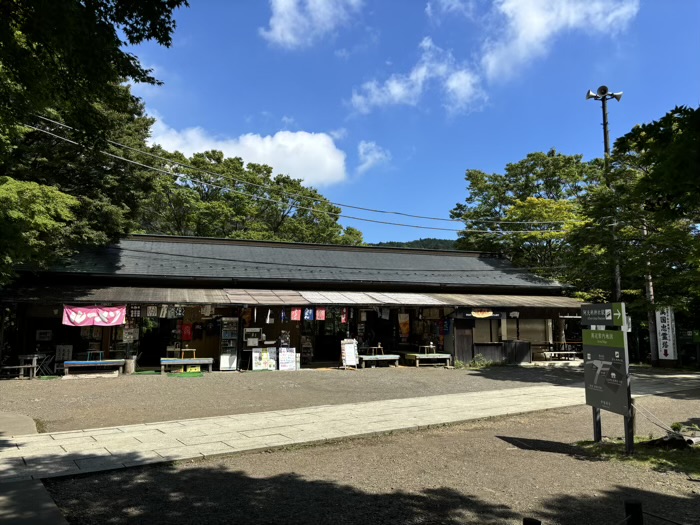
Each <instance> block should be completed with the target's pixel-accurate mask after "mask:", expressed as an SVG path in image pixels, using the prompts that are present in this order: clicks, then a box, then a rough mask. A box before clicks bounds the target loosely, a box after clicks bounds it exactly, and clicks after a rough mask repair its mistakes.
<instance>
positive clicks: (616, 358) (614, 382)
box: [583, 330, 630, 416]
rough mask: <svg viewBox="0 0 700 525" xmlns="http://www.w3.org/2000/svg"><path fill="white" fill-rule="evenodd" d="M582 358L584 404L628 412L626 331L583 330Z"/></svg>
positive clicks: (625, 414)
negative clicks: (584, 390)
mask: <svg viewBox="0 0 700 525" xmlns="http://www.w3.org/2000/svg"><path fill="white" fill-rule="evenodd" d="M583 360H584V382H585V385H586V404H587V405H591V406H593V407H596V408H602V409H603V410H608V411H610V412H615V413H616V414H621V415H623V416H627V415H629V410H630V406H629V399H630V396H629V394H628V385H629V382H628V380H629V367H628V359H627V334H625V332H620V331H613V330H584V331H583Z"/></svg>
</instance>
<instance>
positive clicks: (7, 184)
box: [0, 177, 79, 284]
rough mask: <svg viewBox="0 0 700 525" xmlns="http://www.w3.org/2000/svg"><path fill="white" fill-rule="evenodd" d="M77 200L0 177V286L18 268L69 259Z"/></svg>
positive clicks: (35, 185)
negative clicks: (72, 224) (71, 226)
mask: <svg viewBox="0 0 700 525" xmlns="http://www.w3.org/2000/svg"><path fill="white" fill-rule="evenodd" d="M78 205H79V203H78V199H76V198H75V197H72V196H70V195H66V194H65V193H63V192H61V191H58V190H57V189H56V188H53V187H51V186H44V185H41V184H37V183H35V182H19V181H16V180H14V179H11V178H9V177H0V225H1V227H2V235H1V236H0V284H3V283H5V282H7V281H9V280H10V279H11V278H12V276H13V271H14V268H15V267H16V266H17V265H19V264H24V263H35V262H36V261H37V260H39V261H50V260H55V257H60V256H62V255H68V253H69V252H67V250H66V246H67V245H68V244H69V241H70V237H71V233H70V231H69V230H67V229H66V228H65V225H66V223H69V222H70V221H73V220H74V219H75V214H74V210H75V209H77V208H78Z"/></svg>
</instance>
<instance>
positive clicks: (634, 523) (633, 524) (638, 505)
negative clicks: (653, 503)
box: [625, 499, 644, 525]
mask: <svg viewBox="0 0 700 525" xmlns="http://www.w3.org/2000/svg"><path fill="white" fill-rule="evenodd" d="M625 516H627V517H628V519H627V525H644V513H643V512H642V502H641V501H638V500H634V499H628V500H626V501H625Z"/></svg>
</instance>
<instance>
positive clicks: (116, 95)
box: [0, 0, 187, 286]
mask: <svg viewBox="0 0 700 525" xmlns="http://www.w3.org/2000/svg"><path fill="white" fill-rule="evenodd" d="M181 5H187V4H186V2H185V1H183V0H163V1H157V0H138V1H137V0H83V1H81V0H33V1H31V2H27V1H23V0H5V1H2V2H0V169H1V172H2V174H3V176H4V177H3V179H2V185H3V191H4V194H5V204H6V206H7V208H6V209H4V210H3V213H2V215H0V229H2V230H3V231H12V232H14V233H13V236H12V239H13V242H12V243H3V244H2V245H1V246H0V259H1V260H2V265H3V268H2V277H0V286H1V285H3V284H5V283H6V282H7V281H8V279H9V276H11V271H10V268H12V267H13V266H14V265H16V264H24V265H26V266H30V267H31V266H35V267H45V266H46V265H48V264H50V263H51V262H54V261H56V260H57V259H58V258H60V257H61V256H63V255H66V254H68V253H70V252H71V251H73V250H75V249H77V248H78V247H79V246H81V245H90V244H105V243H107V242H111V241H115V240H117V239H118V238H120V237H122V236H123V235H125V234H126V233H128V232H129V230H130V229H131V228H132V227H133V226H134V225H135V224H136V222H135V221H136V218H137V217H138V215H139V206H140V203H141V201H142V200H143V195H144V193H145V192H147V191H148V190H149V188H150V184H151V181H152V179H153V176H152V174H151V173H150V172H145V171H143V170H140V169H137V168H136V167H135V166H133V165H129V164H126V163H124V162H123V161H120V160H117V159H115V158H114V157H109V156H108V155H105V154H104V153H102V151H104V150H108V151H112V153H113V154H116V155H121V156H126V157H128V156H130V155H131V154H132V153H130V152H124V151H122V150H121V149H115V148H114V147H113V146H111V145H109V143H108V141H109V140H115V141H119V142H122V143H125V144H127V145H129V146H132V147H136V148H139V147H145V146H146V143H145V140H146V138H147V136H148V132H149V127H150V125H151V121H150V119H147V118H145V116H144V113H143V106H142V105H141V103H140V102H139V101H138V99H136V98H135V97H133V96H132V95H131V92H130V90H129V89H128V87H126V86H124V84H123V82H124V80H130V81H135V82H147V83H157V80H156V79H155V78H153V77H152V76H151V74H150V71H149V70H147V69H145V68H144V67H143V66H141V64H140V63H139V60H138V58H137V57H136V56H134V55H133V54H131V53H128V52H127V51H124V49H123V46H124V45H126V44H138V43H141V42H144V41H147V40H155V41H156V42H158V43H159V44H162V45H166V46H167V45H169V44H170V42H171V35H172V32H173V30H174V27H175V23H174V20H173V17H172V13H173V10H174V9H175V8H176V7H178V6H181ZM40 116H45V117H51V118H52V119H54V120H56V121H60V122H62V123H64V124H66V125H68V126H71V127H72V129H69V128H65V127H62V126H60V125H55V124H51V123H48V122H47V121H45V120H42V119H41V118H40ZM30 126H33V127H38V128H41V129H43V130H44V131H46V132H49V133H53V134H55V135H59V136H63V137H66V138H68V139H69V140H72V141H73V142H74V143H67V142H65V141H63V140H61V139H59V138H56V137H52V136H51V135H48V134H46V133H43V132H41V131H36V130H35V129H33V128H32V127H30ZM37 185H38V187H37ZM11 195H15V196H16V198H15V197H11ZM25 195H36V196H37V198H39V197H40V200H39V201H38V202H45V201H46V199H48V196H51V198H53V199H55V200H56V203H57V208H53V209H49V210H47V213H46V214H45V215H41V214H36V213H34V214H32V213H31V210H28V209H27V207H26V199H25V198H24V197H22V196H25ZM42 199H43V200H42ZM59 204H60V206H59ZM13 206H14V207H15V208H13ZM23 217H24V219H23ZM40 225H50V228H49V229H48V230H40V231H42V232H44V233H42V235H41V236H40V238H41V239H44V240H42V241H41V242H39V241H37V240H36V238H35V237H34V232H32V231H31V228H34V227H38V226H40ZM23 227H26V228H30V229H29V230H27V231H24V232H22V231H21V228H23ZM47 227H48V226H47ZM18 228H19V229H18ZM59 230H60V231H59ZM48 231H50V232H51V234H50V236H51V240H50V241H49V240H47V239H45V238H46V237H47V236H48V234H46V232H48Z"/></svg>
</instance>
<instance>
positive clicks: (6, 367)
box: [0, 365, 37, 379]
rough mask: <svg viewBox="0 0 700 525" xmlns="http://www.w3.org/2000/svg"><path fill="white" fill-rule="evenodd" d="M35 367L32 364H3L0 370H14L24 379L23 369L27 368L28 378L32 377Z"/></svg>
mask: <svg viewBox="0 0 700 525" xmlns="http://www.w3.org/2000/svg"><path fill="white" fill-rule="evenodd" d="M35 368H37V367H36V366H34V365H3V366H0V370H16V371H17V375H18V376H19V378H20V379H24V378H25V375H24V372H25V370H29V379H34V372H35V370H33V369H35Z"/></svg>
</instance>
